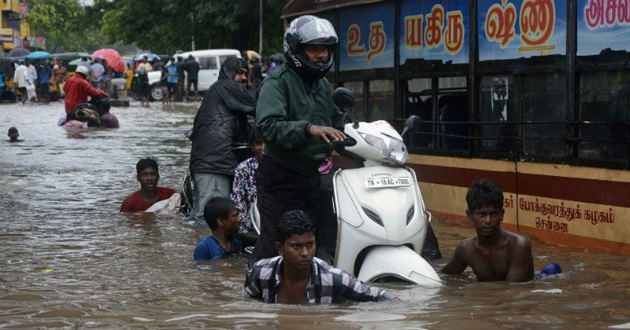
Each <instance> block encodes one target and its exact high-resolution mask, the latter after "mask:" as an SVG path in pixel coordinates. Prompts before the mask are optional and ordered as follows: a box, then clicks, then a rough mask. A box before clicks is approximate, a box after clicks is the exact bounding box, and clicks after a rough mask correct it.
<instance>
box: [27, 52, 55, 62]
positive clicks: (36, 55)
mask: <svg viewBox="0 0 630 330" xmlns="http://www.w3.org/2000/svg"><path fill="white" fill-rule="evenodd" d="M49 57H50V53H49V52H41V51H36V52H32V53H30V54H28V55H27V56H26V58H28V59H31V60H45V59H47V58H49Z"/></svg>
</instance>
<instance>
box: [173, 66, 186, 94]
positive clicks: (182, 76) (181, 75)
mask: <svg viewBox="0 0 630 330" xmlns="http://www.w3.org/2000/svg"><path fill="white" fill-rule="evenodd" d="M176 67H177V74H178V76H177V91H176V92H175V101H176V102H181V101H182V100H183V99H184V85H185V83H186V64H185V63H184V58H183V57H181V56H178V57H177V64H176Z"/></svg>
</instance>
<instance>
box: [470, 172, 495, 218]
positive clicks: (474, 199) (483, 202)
mask: <svg viewBox="0 0 630 330" xmlns="http://www.w3.org/2000/svg"><path fill="white" fill-rule="evenodd" d="M466 203H467V204H468V210H469V211H474V210H478V209H480V208H482V207H484V206H492V207H494V208H497V209H503V190H501V187H499V186H498V185H497V184H496V183H494V182H492V181H490V180H487V179H481V180H477V181H473V183H472V185H471V186H470V188H469V189H468V193H466Z"/></svg>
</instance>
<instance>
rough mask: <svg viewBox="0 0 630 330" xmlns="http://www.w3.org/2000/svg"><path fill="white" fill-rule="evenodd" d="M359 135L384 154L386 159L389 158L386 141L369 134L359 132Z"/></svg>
mask: <svg viewBox="0 0 630 330" xmlns="http://www.w3.org/2000/svg"><path fill="white" fill-rule="evenodd" d="M359 135H360V136H361V138H363V140H364V141H365V142H366V143H367V144H369V145H371V146H372V147H374V148H376V149H378V151H380V152H381V154H383V156H384V157H385V158H389V148H388V147H387V144H385V140H383V139H382V138H380V137H378V136H374V135H371V134H367V133H361V132H359Z"/></svg>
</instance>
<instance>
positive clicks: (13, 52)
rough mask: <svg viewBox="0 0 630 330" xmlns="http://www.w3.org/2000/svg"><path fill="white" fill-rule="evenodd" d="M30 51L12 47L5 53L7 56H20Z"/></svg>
mask: <svg viewBox="0 0 630 330" xmlns="http://www.w3.org/2000/svg"><path fill="white" fill-rule="evenodd" d="M30 53H31V51H30V50H28V49H25V48H13V49H11V50H10V51H9V52H8V53H7V57H22V56H26V55H28V54H30Z"/></svg>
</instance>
